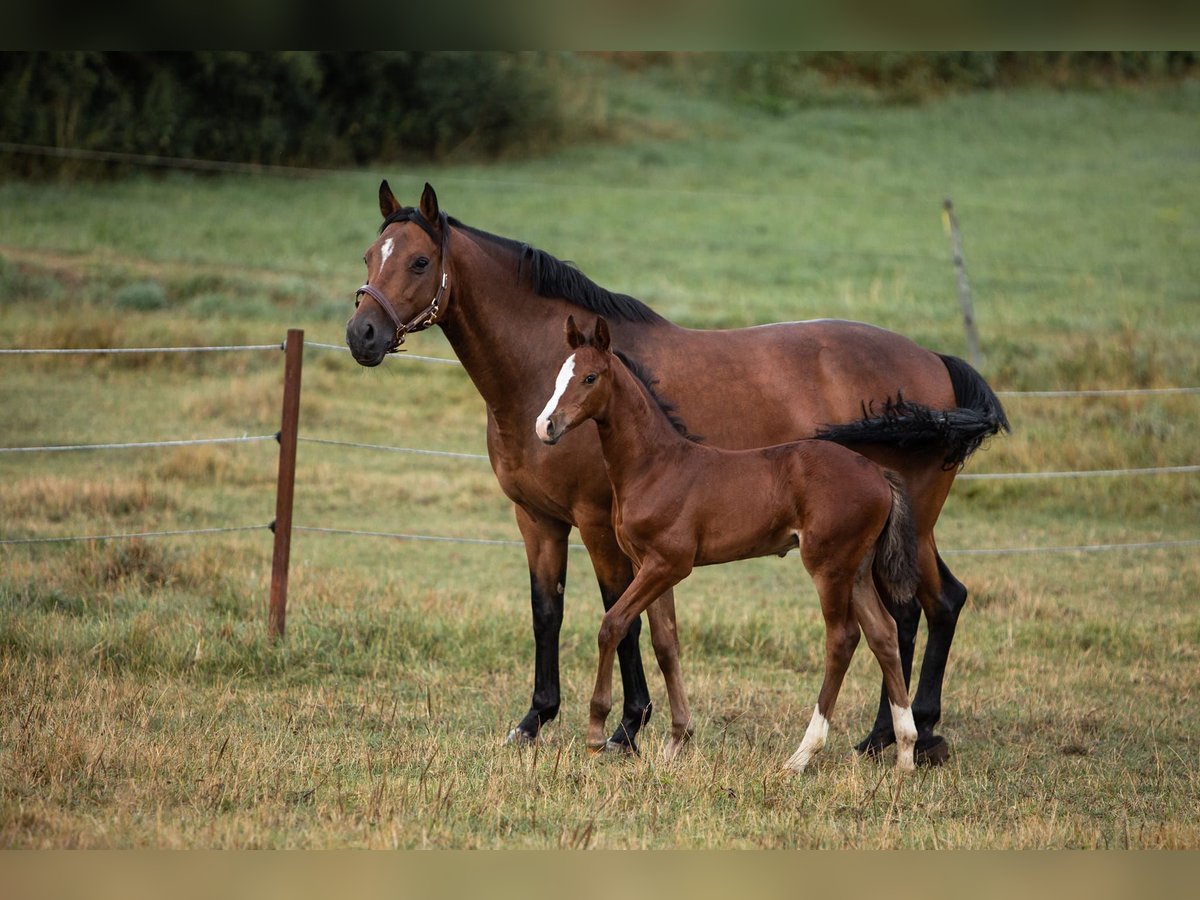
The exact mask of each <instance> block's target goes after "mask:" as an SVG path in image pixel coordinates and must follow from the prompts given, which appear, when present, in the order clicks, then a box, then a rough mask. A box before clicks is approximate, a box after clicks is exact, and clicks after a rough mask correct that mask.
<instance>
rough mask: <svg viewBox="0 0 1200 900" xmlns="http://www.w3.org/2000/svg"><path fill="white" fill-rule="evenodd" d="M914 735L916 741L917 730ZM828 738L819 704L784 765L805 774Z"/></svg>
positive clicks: (827, 729) (825, 722) (826, 727)
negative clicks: (797, 744)
mask: <svg viewBox="0 0 1200 900" xmlns="http://www.w3.org/2000/svg"><path fill="white" fill-rule="evenodd" d="M913 734H914V740H915V735H916V730H915V729H914V731H913ZM828 737H829V720H828V719H826V718H825V717H824V716H823V715H821V707H820V705H819V704H818V705H817V706H814V707H813V715H812V719H811V720H809V723H808V730H807V731H805V732H804V740H802V741H801V742H800V746H799V747H797V748H796V752H795V753H793V754H792V755H791V758H790V759H788V761H787V762H786V763H784V766H785V767H786V768H788V769H791V770H792V771H794V772H803V771H804V767H805V766H807V765H808V761H809V760H810V759H812V758H813V757H814V756H816V755H817V754H818V753H820V752H821V748H822V747H824V746H825V740H826V739H827V738H828Z"/></svg>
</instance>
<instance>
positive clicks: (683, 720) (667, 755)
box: [646, 591, 693, 760]
mask: <svg viewBox="0 0 1200 900" xmlns="http://www.w3.org/2000/svg"><path fill="white" fill-rule="evenodd" d="M646 619H647V620H648V621H649V622H650V640H651V641H652V642H653V644H654V655H655V656H656V657H657V658H658V668H659V669H660V670H662V673H663V679H664V680H665V681H666V683H667V700H668V701H669V702H670V704H671V737H670V738H669V739H668V740H667V743H666V744H665V745H664V746H663V752H662V755H663V759H664V760H671V759H674V758H675V757H676V755H678V753H679V751H680V750H681V749H683V745H684V744H686V743H687V742H688V741H689V740H690V739H691V737H692V732H693V729H692V713H691V710H690V709H689V707H688V699H687V689H686V688H685V687H684V686H683V671H682V667H681V666H680V663H679V631H678V629H677V628H676V627H675V595H674V592H672V591H668V592H667V593H665V594H663V595H662V596H661V597H659V598H658V599H657V600H655V601H654V602H653V603H651V604H650V605H649V606H648V607H647V608H646Z"/></svg>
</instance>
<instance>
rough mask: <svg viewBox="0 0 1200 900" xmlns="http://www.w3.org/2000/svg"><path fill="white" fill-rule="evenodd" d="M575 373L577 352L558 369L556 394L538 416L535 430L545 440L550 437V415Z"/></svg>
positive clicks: (555, 386)
mask: <svg viewBox="0 0 1200 900" xmlns="http://www.w3.org/2000/svg"><path fill="white" fill-rule="evenodd" d="M574 374H575V354H574V353H572V354H571V355H570V356H568V357H567V361H566V362H565V363H563V366H562V368H561V369H559V370H558V378H557V380H555V382H554V396H553V397H551V398H550V400H549V401H548V402H547V403H546V407H545V408H544V409H543V410H542V413H541V415H539V416H538V417H537V424H536V425H535V426H534V429H533V430H534V431H536V432H537V436H538V437H539V438H541V439H542V440H543V441H544V440H546V439H547V438H548V437H550V433H549V432H548V431H546V426H547V425H548V424H549V423H550V416H551V415H552V414H553V413H554V410H555V409H556V408H557V407H558V401H559V400H561V399H562V395H563V391H565V390H566V389H567V385H568V384H570V383H571V376H572V375H574Z"/></svg>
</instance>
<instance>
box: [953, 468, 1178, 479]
mask: <svg viewBox="0 0 1200 900" xmlns="http://www.w3.org/2000/svg"><path fill="white" fill-rule="evenodd" d="M1185 472H1200V466H1151V467H1148V468H1144V469H1084V470H1083V471H1078V472H978V473H976V472H972V473H969V474H966V475H959V476H958V477H957V478H956V479H955V480H956V481H1007V480H1014V481H1015V480H1021V479H1033V478H1108V477H1119V476H1123V475H1174V474H1180V473H1185Z"/></svg>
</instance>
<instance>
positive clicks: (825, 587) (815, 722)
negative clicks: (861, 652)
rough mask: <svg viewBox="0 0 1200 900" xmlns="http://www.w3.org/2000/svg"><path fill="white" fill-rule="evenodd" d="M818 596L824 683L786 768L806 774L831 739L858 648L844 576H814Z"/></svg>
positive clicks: (855, 624)
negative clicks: (822, 629) (833, 720)
mask: <svg viewBox="0 0 1200 900" xmlns="http://www.w3.org/2000/svg"><path fill="white" fill-rule="evenodd" d="M813 582H814V583H815V584H816V586H817V593H818V594H819V595H820V597H821V612H822V614H823V615H824V616H825V679H824V681H822V682H821V692H820V693H819V694H818V695H817V705H816V708H815V709H814V710H813V715H812V719H811V720H810V721H809V723H808V730H807V731H805V732H804V739H803V740H802V741H801V742H800V746H799V747H797V748H796V752H795V753H793V754H792V755H791V757H790V758H789V759H788V761H787V762H786V763H784V765H785V767H786V768H789V769H792V770H793V771H796V772H803V771H804V768H805V766H807V765H808V763H809V761H810V760H811V759H812V758H813V757H814V756H815V755H816V754H817V753H819V752H820V751H821V749H822V748H823V747H824V746H825V741H826V738H828V736H829V719H830V717H831V716H832V715H833V706H834V704H835V703H836V702H837V696H838V691H840V690H841V687H842V679H844V678H845V677H846V670H847V669H848V668H849V667H850V660H851V659H852V658H853V656H854V648H855V647H857V646H858V638H859V631H858V622H857V620H856V619H855V618H854V613H853V611H852V610H851V608H850V592H851V585H850V583H849V581H848V579H846V578H845V577H844V576H841V577H838V578H827V577H823V576H820V575H816V574H814V575H813Z"/></svg>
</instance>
